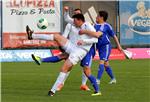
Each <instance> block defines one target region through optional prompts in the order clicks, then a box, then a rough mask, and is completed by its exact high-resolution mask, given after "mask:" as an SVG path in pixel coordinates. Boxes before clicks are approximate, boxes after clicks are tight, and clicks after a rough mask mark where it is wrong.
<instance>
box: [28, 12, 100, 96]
mask: <svg viewBox="0 0 150 102" xmlns="http://www.w3.org/2000/svg"><path fill="white" fill-rule="evenodd" d="M73 18H74V25H75V26H76V27H75V26H72V27H73V28H72V30H71V32H70V33H72V34H70V35H72V39H70V40H68V39H66V38H65V37H63V36H61V35H59V34H51V35H44V34H42V35H41V34H32V33H33V32H31V31H29V32H27V33H28V39H43V40H55V41H56V42H57V43H58V44H59V45H60V46H62V48H63V49H64V50H65V51H66V52H67V53H68V54H69V57H68V59H67V60H66V61H65V62H64V65H63V66H62V68H61V72H60V74H59V76H58V78H57V81H56V82H55V84H54V86H53V87H52V89H51V90H50V91H49V93H48V95H50V96H53V95H54V93H55V92H56V90H57V87H58V85H59V84H60V83H63V80H64V79H65V77H66V76H67V73H68V72H69V71H70V70H71V69H72V66H73V65H75V64H77V62H79V61H81V60H82V59H83V58H84V56H85V55H86V54H87V53H88V51H89V50H90V48H91V46H92V44H93V43H97V38H95V37H92V36H89V35H86V34H85V35H79V34H78V33H79V31H80V30H81V29H86V30H90V31H94V32H95V29H94V27H93V26H92V25H91V24H90V23H87V22H85V20H84V16H83V15H82V14H76V15H74V16H73ZM88 78H89V80H90V81H91V82H92V81H93V82H92V85H93V84H94V85H95V86H94V85H93V87H94V89H95V93H94V94H93V95H100V94H101V93H100V92H99V87H98V85H97V83H96V79H95V77H93V76H92V75H91V76H89V77H88Z"/></svg>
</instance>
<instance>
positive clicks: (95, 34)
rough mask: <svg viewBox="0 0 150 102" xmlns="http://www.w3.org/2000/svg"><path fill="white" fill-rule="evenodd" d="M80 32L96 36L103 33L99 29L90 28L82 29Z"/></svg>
mask: <svg viewBox="0 0 150 102" xmlns="http://www.w3.org/2000/svg"><path fill="white" fill-rule="evenodd" d="M79 34H80V35H82V34H87V35H89V36H93V37H96V38H99V37H100V36H101V35H102V34H103V33H102V32H100V31H98V32H96V31H90V30H84V29H81V30H80V31H79Z"/></svg>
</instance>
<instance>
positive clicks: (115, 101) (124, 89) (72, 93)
mask: <svg viewBox="0 0 150 102" xmlns="http://www.w3.org/2000/svg"><path fill="white" fill-rule="evenodd" d="M62 64H63V61H62V62H59V63H53V64H52V63H43V64H42V65H40V66H38V65H36V64H35V63H33V62H24V63H14V62H13V63H1V67H2V68H1V84H2V86H1V98H2V102H150V60H149V59H146V60H116V61H110V65H111V66H112V68H113V72H114V74H115V76H116V79H117V84H114V85H109V84H108V82H109V80H110V79H109V77H108V75H107V74H106V72H104V74H103V77H102V80H101V85H100V88H101V92H102V96H95V97H92V96H91V94H92V93H93V88H92V87H91V86H90V83H89V81H88V85H89V86H90V88H91V89H92V91H88V92H85V91H80V89H79V87H80V84H81V68H80V65H79V64H78V65H76V66H74V67H73V70H72V72H71V74H70V76H69V78H68V79H67V81H66V83H65V86H64V88H63V89H62V90H61V91H60V92H57V93H56V94H55V96H54V97H49V96H47V92H48V90H49V88H51V86H52V85H53V83H54V82H55V80H56V77H57V76H58V73H59V69H60V67H61V65H62ZM97 67H98V61H94V62H93V65H92V73H93V74H94V75H95V76H96V74H97Z"/></svg>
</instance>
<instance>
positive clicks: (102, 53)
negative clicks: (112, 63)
mask: <svg viewBox="0 0 150 102" xmlns="http://www.w3.org/2000/svg"><path fill="white" fill-rule="evenodd" d="M96 47H97V50H98V53H99V58H100V60H104V61H108V60H109V56H110V53H111V45H110V44H106V45H102V46H96Z"/></svg>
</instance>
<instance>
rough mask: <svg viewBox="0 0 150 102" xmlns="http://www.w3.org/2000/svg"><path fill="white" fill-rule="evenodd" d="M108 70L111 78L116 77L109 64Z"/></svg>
mask: <svg viewBox="0 0 150 102" xmlns="http://www.w3.org/2000/svg"><path fill="white" fill-rule="evenodd" d="M106 72H107V74H108V75H109V76H110V78H111V79H114V78H115V77H114V75H113V72H112V69H111V67H110V66H107V67H106Z"/></svg>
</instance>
